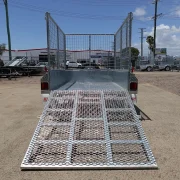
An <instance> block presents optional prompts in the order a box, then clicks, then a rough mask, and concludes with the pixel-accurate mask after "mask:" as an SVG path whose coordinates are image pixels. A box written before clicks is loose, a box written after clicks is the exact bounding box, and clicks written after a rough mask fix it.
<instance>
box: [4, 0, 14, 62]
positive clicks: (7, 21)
mask: <svg viewBox="0 0 180 180" xmlns="http://www.w3.org/2000/svg"><path fill="white" fill-rule="evenodd" d="M3 1H4V6H5V11H6V27H7V35H8V49H9V60H10V61H11V60H12V54H11V34H10V27H9V13H8V1H7V0H3Z"/></svg>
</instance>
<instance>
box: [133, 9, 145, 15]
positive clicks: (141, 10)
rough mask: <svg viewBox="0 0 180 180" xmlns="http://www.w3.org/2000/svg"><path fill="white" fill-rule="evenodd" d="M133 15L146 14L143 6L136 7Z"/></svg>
mask: <svg viewBox="0 0 180 180" xmlns="http://www.w3.org/2000/svg"><path fill="white" fill-rule="evenodd" d="M133 14H134V16H138V17H142V16H144V15H146V10H145V7H137V8H136V9H135V11H134V13H133Z"/></svg>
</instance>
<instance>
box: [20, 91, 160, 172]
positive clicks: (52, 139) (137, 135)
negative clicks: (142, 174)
mask: <svg viewBox="0 0 180 180" xmlns="http://www.w3.org/2000/svg"><path fill="white" fill-rule="evenodd" d="M88 168H89V169H93V168H95V169H105V168H106V169H110V168H117V169H133V168H134V169H140V168H157V164H156V161H155V159H154V157H153V154H152V152H151V150H150V147H149V145H148V142H147V139H146V137H145V135H144V131H143V129H142V126H141V123H140V121H139V119H138V116H137V115H136V111H135V109H134V106H133V104H132V101H131V99H130V96H129V94H128V92H127V91H126V90H124V89H121V90H119V91H110V90H109V91H108V90H107V91H98V90H93V91H92V90H91V91H80V90H73V91H59V90H58V91H53V92H51V94H50V97H49V100H48V102H47V104H46V106H45V108H44V111H43V113H42V116H41V118H40V121H39V123H38V126H37V128H36V130H35V133H34V135H33V138H32V140H31V142H30V145H29V147H28V150H27V152H26V154H25V157H24V159H23V162H22V164H21V169H88Z"/></svg>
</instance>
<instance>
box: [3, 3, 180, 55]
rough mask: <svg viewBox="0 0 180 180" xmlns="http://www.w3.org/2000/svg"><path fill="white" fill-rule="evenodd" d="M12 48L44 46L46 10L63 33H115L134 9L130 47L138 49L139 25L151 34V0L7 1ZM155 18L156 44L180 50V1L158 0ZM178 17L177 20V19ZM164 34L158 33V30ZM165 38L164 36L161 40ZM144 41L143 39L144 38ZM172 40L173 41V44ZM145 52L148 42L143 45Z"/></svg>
mask: <svg viewBox="0 0 180 180" xmlns="http://www.w3.org/2000/svg"><path fill="white" fill-rule="evenodd" d="M8 1H9V18H10V28H11V40H12V49H27V48H44V47H46V46H47V45H46V44H47V43H46V24H45V12H46V11H49V12H50V13H51V15H52V17H53V18H54V19H55V21H56V22H57V23H58V24H59V26H60V27H61V29H63V31H64V32H65V33H115V32H116V31H117V29H118V28H119V26H120V25H121V23H122V21H123V19H124V18H125V17H126V16H127V14H128V13H129V12H134V20H133V34H132V35H133V36H132V37H133V38H132V41H133V42H132V43H133V46H135V47H137V48H140V38H139V37H140V34H139V33H138V32H139V29H138V28H146V31H147V32H146V33H145V36H147V35H148V34H151V31H152V27H153V21H152V20H150V17H152V16H153V14H154V5H153V4H152V1H150V0H144V1H142V0H121V1H120V0H31V1H29V0H8ZM158 13H163V14H164V16H163V17H161V18H159V19H158V21H157V26H158V28H159V29H158V30H157V31H158V32H157V35H158V37H157V41H158V42H157V44H158V45H159V46H164V47H167V48H171V49H172V45H171V46H170V47H169V46H168V42H169V41H172V42H171V43H173V42H174V43H176V44H175V46H174V48H173V49H172V50H169V51H168V52H169V53H172V52H173V53H179V52H180V43H178V42H179V40H180V28H179V27H180V2H179V1H178V0H172V1H171V2H170V1H169V0H161V1H160V2H159V3H158ZM178 18H179V19H178ZM0 22H1V24H0V43H6V44H7V42H8V41H7V32H6V18H5V10H4V4H3V1H2V0H0ZM162 32H163V33H164V34H161V33H162ZM162 37H164V39H162ZM144 41H145V40H144ZM174 43H173V44H174ZM144 52H145V53H147V52H148V50H147V44H146V43H145V44H144Z"/></svg>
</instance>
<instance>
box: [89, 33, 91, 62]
mask: <svg viewBox="0 0 180 180" xmlns="http://www.w3.org/2000/svg"><path fill="white" fill-rule="evenodd" d="M89 61H90V62H91V35H89Z"/></svg>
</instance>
